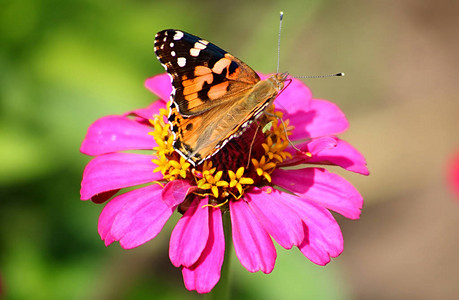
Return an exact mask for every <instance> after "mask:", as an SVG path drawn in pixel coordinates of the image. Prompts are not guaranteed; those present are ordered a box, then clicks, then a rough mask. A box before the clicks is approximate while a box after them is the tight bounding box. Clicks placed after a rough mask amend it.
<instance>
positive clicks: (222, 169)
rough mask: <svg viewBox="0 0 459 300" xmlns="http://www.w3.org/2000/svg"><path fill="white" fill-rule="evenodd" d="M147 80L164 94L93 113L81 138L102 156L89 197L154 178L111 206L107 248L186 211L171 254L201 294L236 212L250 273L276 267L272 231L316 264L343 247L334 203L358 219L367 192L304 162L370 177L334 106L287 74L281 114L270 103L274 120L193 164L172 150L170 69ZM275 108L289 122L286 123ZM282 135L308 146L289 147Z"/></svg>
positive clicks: (102, 223) (215, 272)
mask: <svg viewBox="0 0 459 300" xmlns="http://www.w3.org/2000/svg"><path fill="white" fill-rule="evenodd" d="M264 78H265V77H264ZM262 79H263V78H262ZM145 84H146V87H147V88H148V89H150V90H151V91H152V92H154V93H155V94H157V95H158V96H159V98H160V99H159V100H158V101H156V102H154V103H153V104H152V105H150V106H149V107H147V108H145V109H139V110H134V111H131V112H128V113H126V114H124V115H121V116H107V117H103V118H101V119H99V120H97V121H96V122H95V123H94V124H92V125H91V126H90V127H89V129H88V133H87V135H86V137H85V139H84V141H83V144H82V146H81V152H83V153H85V154H88V155H92V156H95V158H94V159H93V160H91V161H90V162H89V163H88V165H87V166H86V169H85V171H84V174H83V181H82V183H81V199H82V200H89V199H91V200H92V201H94V202H96V203H102V202H104V201H106V200H108V199H110V198H111V197H112V196H114V195H115V194H116V193H117V192H118V191H119V190H120V189H123V188H127V187H133V186H137V185H145V184H147V185H146V186H143V187H139V188H138V189H134V190H131V191H129V192H126V193H124V194H120V195H117V196H116V197H114V198H113V199H111V200H110V202H108V204H107V205H106V206H105V208H104V209H103V211H102V213H101V215H100V219H99V234H100V236H101V238H102V239H103V240H104V241H105V244H106V245H109V244H111V243H112V242H114V241H119V243H120V245H121V246H122V247H123V248H125V249H130V248H134V247H137V246H139V245H141V244H143V243H145V242H147V241H149V240H151V239H153V238H154V237H155V236H156V235H157V234H158V233H159V232H160V231H161V229H162V228H163V226H164V224H165V223H166V221H167V220H168V219H169V217H170V216H171V215H172V213H173V212H174V211H175V210H176V209H177V210H178V211H179V212H180V213H182V214H183V216H182V218H181V219H180V220H179V221H178V223H177V225H176V226H175V228H174V230H173V232H172V235H171V239H170V248H169V256H170V259H171V262H172V264H173V265H174V266H176V267H181V269H182V274H183V278H184V282H185V286H186V288H187V289H189V290H196V291H197V292H199V293H207V292H209V291H210V290H211V289H212V288H213V287H214V286H215V284H216V283H217V282H218V281H219V279H220V270H221V266H222V263H223V257H224V251H225V238H224V231H223V225H222V214H223V213H229V215H230V217H231V226H232V241H233V243H234V248H235V251H236V256H237V257H238V258H239V261H240V262H241V264H242V265H243V266H244V267H245V268H246V269H247V270H248V271H250V272H256V271H259V270H261V271H263V272H265V273H269V272H271V271H272V270H273V268H274V263H275V260H276V250H275V248H274V244H273V242H272V239H271V238H273V239H274V240H275V241H276V242H277V243H278V244H280V245H281V246H282V247H284V248H286V249H290V248H292V247H293V246H295V247H298V248H299V249H300V251H301V252H302V253H303V254H304V255H305V256H306V257H307V258H308V259H310V260H311V261H312V262H314V263H316V264H319V265H325V264H327V263H328V262H330V258H331V257H337V256H338V255H339V254H340V253H341V252H342V251H343V237H342V234H341V231H340V228H339V226H338V224H337V222H336V221H335V219H334V217H333V216H332V214H331V213H330V211H329V210H333V211H335V212H337V213H339V214H341V215H343V216H345V217H347V218H350V219H358V218H359V216H360V209H361V208H362V204H363V200H362V197H361V195H360V194H359V192H358V191H357V190H356V189H355V188H354V187H353V186H352V185H351V184H350V183H349V182H347V181H346V180H345V179H343V178H342V177H340V176H339V175H336V174H333V173H331V172H329V171H327V170H326V169H324V168H319V167H314V166H310V165H309V164H314V165H318V164H320V165H335V166H339V167H341V168H344V169H346V170H349V171H352V172H356V173H360V174H364V175H368V169H367V167H366V163H365V159H364V157H363V156H362V155H361V154H360V153H359V152H358V151H357V150H356V149H354V148H353V147H352V146H351V145H350V144H349V143H347V142H345V141H343V140H341V139H339V138H337V137H336V136H335V135H337V134H339V133H341V132H343V131H345V130H346V129H347V128H348V122H347V120H346V118H345V116H344V114H343V113H342V112H341V110H340V109H339V108H338V107H337V106H336V105H335V104H333V103H330V102H328V101H326V100H319V99H313V98H312V96H311V93H310V91H309V89H308V88H307V87H306V86H305V85H304V84H303V83H302V82H300V81H298V80H296V79H292V83H291V84H290V85H289V86H288V88H286V89H285V90H284V91H283V92H282V93H281V94H280V95H279V96H278V97H277V99H276V101H275V104H276V105H277V106H278V107H279V108H280V109H279V110H274V107H272V108H271V109H270V112H271V114H269V115H270V116H268V115H264V116H262V117H261V118H260V119H259V120H258V123H257V124H255V123H254V124H252V126H251V127H250V128H249V129H248V130H246V131H245V132H244V134H242V135H241V136H240V137H238V138H235V139H233V140H231V141H230V142H229V143H228V144H227V145H226V146H225V148H224V149H222V150H221V151H220V152H219V153H218V154H217V155H215V156H213V157H212V158H211V159H209V160H207V161H205V162H204V163H203V164H201V165H198V166H196V168H193V167H192V166H191V165H190V163H188V162H187V161H185V160H184V159H183V158H182V157H181V156H179V155H178V154H177V153H176V152H174V150H173V148H172V146H171V145H172V139H173V137H172V135H171V133H170V131H169V125H168V124H167V123H166V117H165V116H167V114H168V111H167V110H168V108H167V107H168V106H167V105H166V99H169V95H170V92H171V89H172V88H171V83H170V80H169V77H168V76H167V75H166V74H163V75H158V76H156V77H153V78H150V79H148V80H147V81H146V83H145ZM272 114H276V115H277V116H278V117H282V118H283V119H284V124H285V126H286V129H284V126H283V125H282V124H281V122H278V118H275V117H272ZM286 133H287V134H288V135H289V139H290V140H291V141H293V142H294V143H295V144H296V147H297V148H299V149H300V150H301V151H297V150H295V149H294V148H293V147H292V146H291V145H290V144H289V142H288V139H287V138H286ZM152 149H154V152H153V153H151V150H152ZM129 150H149V152H147V153H146V154H142V153H139V151H135V152H132V153H130V152H126V151H129ZM292 166H295V168H293V169H292V168H291V167H292ZM287 167H289V168H287Z"/></svg>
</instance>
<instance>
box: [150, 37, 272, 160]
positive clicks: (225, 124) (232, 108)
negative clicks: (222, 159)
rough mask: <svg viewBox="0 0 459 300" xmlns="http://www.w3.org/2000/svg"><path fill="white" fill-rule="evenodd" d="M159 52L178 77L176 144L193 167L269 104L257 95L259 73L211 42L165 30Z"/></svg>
mask: <svg viewBox="0 0 459 300" xmlns="http://www.w3.org/2000/svg"><path fill="white" fill-rule="evenodd" d="M155 53H156V56H157V57H158V59H159V61H160V62H161V64H162V65H163V66H164V68H165V69H166V71H167V72H168V74H169V75H170V76H171V80H172V86H173V91H172V93H171V99H172V100H173V101H172V104H171V112H170V115H169V123H170V124H171V130H172V133H173V134H174V143H173V147H174V149H175V150H176V151H177V152H178V153H180V155H182V156H183V157H185V158H186V159H187V160H188V161H189V162H191V163H192V164H193V165H198V164H199V163H201V162H202V161H203V160H204V159H207V158H209V157H210V156H212V155H214V154H215V153H217V152H218V150H219V149H221V148H222V147H223V146H224V145H225V144H226V143H227V142H228V141H229V140H230V139H231V138H233V137H235V136H237V135H239V134H241V133H242V130H241V128H244V127H246V126H247V124H248V123H249V122H250V121H252V120H253V119H254V117H256V116H257V115H258V114H259V112H261V111H262V110H263V109H264V108H265V107H266V106H267V105H268V104H269V99H267V97H265V96H257V93H253V91H254V87H255V85H256V84H257V83H258V82H260V78H259V76H258V75H257V73H255V71H253V70H252V69H251V68H250V67H249V66H247V65H246V64H245V63H243V62H242V61H241V60H239V59H237V58H235V57H234V56H232V55H231V54H229V53H227V52H226V51H224V50H222V49H221V48H219V47H217V46H215V45H214V44H212V43H209V42H208V41H205V40H203V39H200V38H199V37H196V36H194V35H191V34H188V33H185V32H183V31H178V30H173V29H169V30H164V31H161V32H159V33H157V34H156V37H155ZM249 95H252V96H251V97H250V96H249Z"/></svg>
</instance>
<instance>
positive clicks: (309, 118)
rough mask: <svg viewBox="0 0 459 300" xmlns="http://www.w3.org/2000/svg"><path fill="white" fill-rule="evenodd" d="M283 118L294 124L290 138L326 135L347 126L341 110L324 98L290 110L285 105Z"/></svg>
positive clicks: (341, 130)
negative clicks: (285, 110)
mask: <svg viewBox="0 0 459 300" xmlns="http://www.w3.org/2000/svg"><path fill="white" fill-rule="evenodd" d="M284 118H285V119H289V120H290V124H291V125H293V126H295V129H293V131H292V135H291V136H289V138H290V139H291V140H298V139H304V138H315V137H321V136H326V135H335V134H338V133H341V132H343V131H345V130H346V129H347V128H348V127H349V123H348V121H347V120H346V117H345V116H344V114H343V112H342V111H341V110H340V109H339V108H338V106H336V105H335V104H334V103H332V102H329V101H326V100H318V99H313V100H312V101H311V102H310V104H309V107H307V106H306V105H305V106H304V108H303V109H301V108H300V109H298V110H290V108H289V107H288V106H287V113H286V115H285V116H284Z"/></svg>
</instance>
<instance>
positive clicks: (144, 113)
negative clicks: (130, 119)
mask: <svg viewBox="0 0 459 300" xmlns="http://www.w3.org/2000/svg"><path fill="white" fill-rule="evenodd" d="M162 108H163V109H165V108H166V102H165V101H163V100H161V99H159V100H157V101H155V102H153V103H152V104H150V105H149V106H148V107H146V108H140V109H136V110H132V111H129V112H127V113H126V114H124V115H125V116H128V115H134V116H138V117H140V118H142V119H145V120H150V119H153V116H154V115H157V114H159V110H160V109H162Z"/></svg>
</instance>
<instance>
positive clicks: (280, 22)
mask: <svg viewBox="0 0 459 300" xmlns="http://www.w3.org/2000/svg"><path fill="white" fill-rule="evenodd" d="M283 18H284V12H283V11H281V12H280V20H279V37H278V39H277V72H276V73H279V61H280V38H281V30H282V19H283Z"/></svg>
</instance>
